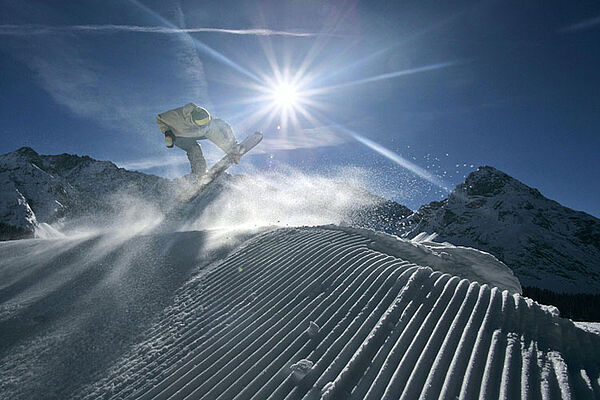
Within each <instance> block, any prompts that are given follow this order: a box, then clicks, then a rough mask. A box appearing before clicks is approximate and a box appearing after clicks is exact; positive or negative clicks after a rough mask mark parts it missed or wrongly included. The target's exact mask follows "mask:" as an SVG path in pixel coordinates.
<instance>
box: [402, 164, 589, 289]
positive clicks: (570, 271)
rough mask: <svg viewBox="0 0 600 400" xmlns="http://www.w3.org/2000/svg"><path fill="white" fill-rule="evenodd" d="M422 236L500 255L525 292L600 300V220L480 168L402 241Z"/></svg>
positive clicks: (425, 209) (413, 220)
mask: <svg viewBox="0 0 600 400" xmlns="http://www.w3.org/2000/svg"><path fill="white" fill-rule="evenodd" d="M421 232H428V233H436V234H437V239H436V240H440V241H448V242H450V243H452V244H455V245H461V246H469V247H475V248H478V249H481V250H484V251H487V252H490V253H492V254H494V255H495V256H496V257H498V258H499V259H500V260H501V261H503V262H504V263H506V264H507V265H509V266H510V267H511V268H512V269H513V270H514V271H515V273H516V274H517V276H519V279H520V280H521V282H522V284H523V286H534V287H539V288H544V289H550V290H554V291H564V292H588V293H598V292H600V261H599V260H600V220H598V219H597V218H595V217H593V216H591V215H589V214H586V213H584V212H580V211H574V210H572V209H570V208H568V207H564V206H562V205H560V204H559V203H557V202H556V201H553V200H550V199H548V198H546V197H544V196H543V195H542V194H541V193H540V192H539V191H538V190H536V189H533V188H531V187H529V186H527V185H525V184H523V183H522V182H520V181H518V180H516V179H514V178H512V177H510V176H509V175H507V174H505V173H503V172H501V171H499V170H497V169H495V168H493V167H490V166H485V167H480V168H479V169H477V171H474V172H473V173H471V174H470V175H469V176H468V177H467V179H466V180H465V182H463V183H462V184H460V185H458V186H457V187H456V188H455V189H454V191H452V193H450V195H449V196H448V198H446V199H445V200H443V201H441V202H432V203H430V204H428V205H425V206H422V207H421V208H420V209H419V210H417V211H416V212H415V213H414V214H412V215H411V216H410V217H409V218H408V219H407V221H406V230H405V231H404V233H403V236H404V237H414V236H416V235H417V234H419V233H421Z"/></svg>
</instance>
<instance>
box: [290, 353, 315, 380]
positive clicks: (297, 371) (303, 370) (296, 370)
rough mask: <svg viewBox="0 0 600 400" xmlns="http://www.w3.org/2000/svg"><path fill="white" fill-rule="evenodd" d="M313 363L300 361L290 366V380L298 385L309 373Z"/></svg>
mask: <svg viewBox="0 0 600 400" xmlns="http://www.w3.org/2000/svg"><path fill="white" fill-rule="evenodd" d="M313 365H314V363H313V362H312V361H310V360H307V359H302V360H300V361H298V362H297V363H295V364H293V365H292V366H290V371H292V380H293V381H294V382H295V383H296V384H298V383H300V381H301V380H302V379H304V377H305V376H306V375H307V374H308V373H309V372H310V370H311V369H312V367H313Z"/></svg>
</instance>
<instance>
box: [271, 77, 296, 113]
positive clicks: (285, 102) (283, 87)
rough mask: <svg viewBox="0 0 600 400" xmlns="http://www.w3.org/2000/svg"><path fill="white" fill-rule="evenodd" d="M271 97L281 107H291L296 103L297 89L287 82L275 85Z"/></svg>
mask: <svg viewBox="0 0 600 400" xmlns="http://www.w3.org/2000/svg"><path fill="white" fill-rule="evenodd" d="M272 97H273V101H274V102H275V104H276V105H278V106H279V107H282V108H293V107H295V106H297V105H298V90H297V88H296V87H295V86H294V85H292V84H289V83H287V82H282V83H279V84H278V85H277V86H275V87H274V88H273V93H272Z"/></svg>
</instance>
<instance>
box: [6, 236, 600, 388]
mask: <svg viewBox="0 0 600 400" xmlns="http://www.w3.org/2000/svg"><path fill="white" fill-rule="evenodd" d="M212 234H214V233H212ZM212 234H211V233H208V232H180V233H175V234H173V233H161V234H153V235H145V236H133V237H129V238H114V237H104V236H101V237H93V238H81V239H61V240H56V241H41V240H25V241H17V242H7V243H0V259H3V260H8V261H7V262H6V263H5V264H4V265H3V267H2V268H0V285H1V286H0V301H1V303H0V365H2V368H0V397H2V398H11V399H25V398H27V399H36V398H47V397H54V398H63V399H64V398H86V399H98V398H114V399H124V398H128V399H166V398H172V399H184V398H187V399H199V398H206V399H225V398H238V399H267V398H271V399H283V398H289V399H291V398H307V399H308V398H319V397H320V396H321V395H322V396H323V397H324V398H357V399H359V398H373V399H381V398H385V399H387V398H390V399H391V398H394V399H397V398H411V399H412V398H419V396H421V397H422V398H440V397H442V398H455V397H456V396H460V397H461V398H468V399H471V398H478V397H479V396H481V397H483V398H497V397H500V398H511V399H514V398H521V397H523V398H533V399H537V398H561V397H562V398H573V397H577V398H598V397H600V386H599V382H600V381H599V373H600V361H599V360H600V337H599V336H597V335H595V334H591V333H587V332H585V331H583V330H581V329H579V328H577V327H576V326H575V325H573V323H572V322H571V321H569V320H564V319H561V318H559V317H558V316H557V312H556V309H554V308H550V307H543V306H539V305H538V304H536V303H534V302H532V301H530V300H528V299H525V298H523V297H521V296H520V295H519V294H517V293H514V292H512V291H509V290H501V289H498V288H494V287H491V286H490V285H488V284H480V283H477V282H473V281H470V280H468V279H465V278H463V277H461V276H453V275H450V274H448V273H445V272H442V271H447V270H451V269H452V268H454V270H455V271H460V273H461V274H463V275H464V276H467V277H470V278H472V277H473V276H471V275H469V274H470V273H472V272H473V271H471V269H470V268H468V266H469V265H473V263H474V261H476V260H481V254H479V252H476V251H468V250H466V249H461V250H452V249H451V247H449V249H450V250H446V249H444V248H443V246H441V245H439V244H438V245H428V244H427V242H424V243H414V242H406V241H400V240H398V239H397V238H392V237H389V236H385V235H383V234H375V233H373V232H367V231H360V230H356V229H349V228H338V227H335V226H325V227H313V228H294V229H278V230H271V231H266V232H263V233H259V232H256V233H252V234H251V235H254V236H253V237H252V238H250V237H249V236H243V235H242V236H233V233H231V235H232V237H228V238H227V240H225V241H223V242H222V243H223V244H224V247H220V248H214V245H211V249H212V250H207V249H208V247H207V245H208V244H209V243H211V244H212V243H214V237H212V238H211V237H210V235H212ZM234 237H236V238H237V241H236V240H234ZM232 246H235V247H232ZM453 251H454V252H455V253H456V254H454V256H453V255H452V254H453ZM226 254H228V255H226ZM82 258H83V260H82ZM461 260H462V261H461ZM461 262H462V264H460V263H461ZM488 262H490V263H491V262H492V259H491V258H489V259H488ZM418 263H422V264H425V263H427V264H429V265H431V266H432V267H433V268H434V269H432V268H429V267H427V266H424V265H419V264H418ZM457 263H458V264H460V265H457ZM500 271H504V274H505V277H504V279H500V280H503V281H505V282H510V281H511V277H512V274H511V273H510V271H509V269H508V268H506V267H505V266H503V265H502V264H499V265H497V266H496V273H495V274H492V275H491V278H493V279H495V280H497V279H499V278H500V277H501V275H502V273H501V272H500ZM475 272H476V274H480V272H477V271H475ZM480 278H482V277H481V276H480ZM483 278H486V277H485V276H484V277H483ZM513 279H514V278H513Z"/></svg>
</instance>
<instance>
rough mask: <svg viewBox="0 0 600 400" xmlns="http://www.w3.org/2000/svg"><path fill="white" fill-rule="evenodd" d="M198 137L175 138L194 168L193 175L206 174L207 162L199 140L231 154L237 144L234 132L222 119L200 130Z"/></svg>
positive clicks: (214, 120)
mask: <svg viewBox="0 0 600 400" xmlns="http://www.w3.org/2000/svg"><path fill="white" fill-rule="evenodd" d="M199 134H200V135H201V136H197V137H181V136H176V137H175V146H177V147H179V148H180V149H183V150H185V153H186V155H187V157H188V160H189V161H190V165H191V167H192V174H195V175H200V176H201V175H204V174H206V160H205V159H204V155H203V154H202V148H201V147H200V144H198V142H197V140H203V139H208V140H210V141H211V142H213V143H214V144H215V145H217V146H218V147H219V148H220V149H221V150H223V151H224V152H226V153H229V152H231V151H232V150H233V148H234V146H235V145H236V144H237V141H236V140H235V135H234V134H233V130H232V129H231V127H230V126H229V124H227V123H226V122H225V121H223V120H220V119H213V120H211V121H210V122H209V123H208V124H207V125H206V126H205V127H204V128H202V129H200V131H199Z"/></svg>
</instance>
